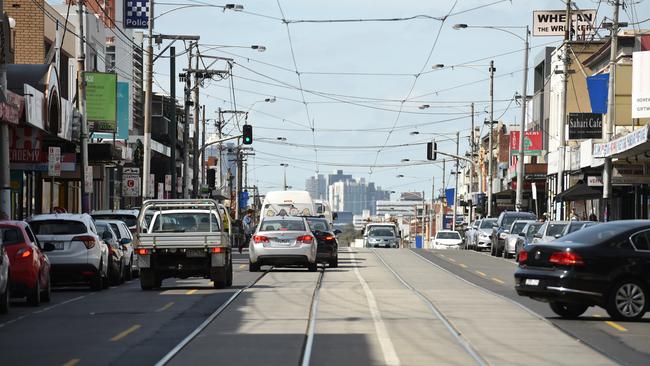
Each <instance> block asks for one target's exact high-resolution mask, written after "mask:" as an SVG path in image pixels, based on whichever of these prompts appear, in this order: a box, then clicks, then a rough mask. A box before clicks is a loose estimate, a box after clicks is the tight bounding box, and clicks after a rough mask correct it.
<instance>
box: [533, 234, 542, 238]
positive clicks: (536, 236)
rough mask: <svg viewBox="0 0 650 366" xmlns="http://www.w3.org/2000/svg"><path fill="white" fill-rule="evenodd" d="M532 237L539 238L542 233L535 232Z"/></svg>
mask: <svg viewBox="0 0 650 366" xmlns="http://www.w3.org/2000/svg"><path fill="white" fill-rule="evenodd" d="M533 237H534V238H538V239H541V238H542V234H540V233H536V234H535V235H533Z"/></svg>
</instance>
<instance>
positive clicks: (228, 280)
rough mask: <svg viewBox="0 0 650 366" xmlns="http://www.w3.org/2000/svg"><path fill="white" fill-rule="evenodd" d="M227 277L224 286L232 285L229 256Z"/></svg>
mask: <svg viewBox="0 0 650 366" xmlns="http://www.w3.org/2000/svg"><path fill="white" fill-rule="evenodd" d="M227 274H228V278H227V280H226V286H228V287H230V286H232V257H231V258H230V264H229V265H228V272H227Z"/></svg>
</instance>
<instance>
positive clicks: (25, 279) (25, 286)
mask: <svg viewBox="0 0 650 366" xmlns="http://www.w3.org/2000/svg"><path fill="white" fill-rule="evenodd" d="M0 243H2V246H3V247H4V249H6V251H7V255H8V256H9V262H10V264H11V271H10V272H11V273H10V277H11V281H10V285H11V297H26V298H27V303H29V304H30V305H32V306H38V305H40V303H41V301H44V302H49V301H50V298H51V294H52V286H51V282H50V260H49V259H48V258H47V256H46V255H45V254H44V253H43V252H42V251H41V248H40V245H39V243H38V240H37V239H36V237H35V236H34V233H33V232H32V230H31V228H30V227H29V224H27V223H26V222H24V221H0Z"/></svg>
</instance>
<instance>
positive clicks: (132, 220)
mask: <svg viewBox="0 0 650 366" xmlns="http://www.w3.org/2000/svg"><path fill="white" fill-rule="evenodd" d="M92 216H93V219H95V220H117V221H123V222H124V223H125V224H126V226H128V227H133V226H136V225H137V224H138V218H137V217H135V216H133V215H117V214H111V215H108V214H106V215H104V214H100V215H92Z"/></svg>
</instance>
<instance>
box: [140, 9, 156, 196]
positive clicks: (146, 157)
mask: <svg viewBox="0 0 650 366" xmlns="http://www.w3.org/2000/svg"><path fill="white" fill-rule="evenodd" d="M147 17H148V21H147V51H146V56H147V58H146V62H145V67H146V73H147V80H146V82H145V84H144V154H143V159H142V183H143V184H142V200H143V201H144V199H145V198H146V197H147V195H148V193H149V192H148V191H149V189H148V188H149V172H150V171H151V113H152V111H151V94H152V90H151V89H152V87H153V19H154V16H153V0H150V1H149V7H148V15H147ZM154 184H155V183H154Z"/></svg>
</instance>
